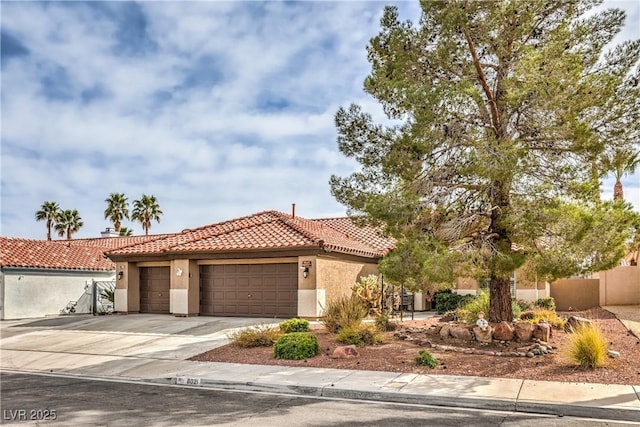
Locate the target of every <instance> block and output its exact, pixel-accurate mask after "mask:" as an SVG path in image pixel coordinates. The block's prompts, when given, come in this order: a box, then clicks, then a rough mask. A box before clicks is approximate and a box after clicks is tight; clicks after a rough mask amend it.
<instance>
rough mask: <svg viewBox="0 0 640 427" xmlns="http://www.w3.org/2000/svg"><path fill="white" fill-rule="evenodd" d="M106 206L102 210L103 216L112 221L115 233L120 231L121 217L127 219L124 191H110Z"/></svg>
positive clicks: (126, 202) (127, 211)
mask: <svg viewBox="0 0 640 427" xmlns="http://www.w3.org/2000/svg"><path fill="white" fill-rule="evenodd" d="M105 202H107V208H106V209H105V210H104V218H105V219H107V218H108V219H109V220H110V221H111V222H112V223H113V227H114V229H115V231H116V233H120V227H121V225H122V220H123V219H125V218H126V219H129V203H128V201H127V198H126V197H125V195H124V193H111V194H110V195H109V197H108V198H107V199H105Z"/></svg>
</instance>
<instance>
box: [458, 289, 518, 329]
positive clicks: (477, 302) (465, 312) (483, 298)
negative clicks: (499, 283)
mask: <svg viewBox="0 0 640 427" xmlns="http://www.w3.org/2000/svg"><path fill="white" fill-rule="evenodd" d="M489 304H490V303H489V291H485V290H481V291H480V294H478V296H476V297H472V299H471V300H470V301H468V302H467V303H466V304H464V305H463V306H462V307H460V308H459V309H458V310H456V316H457V318H458V319H459V320H460V321H462V322H465V323H469V324H472V323H476V320H478V312H479V311H483V312H484V313H485V315H486V317H489ZM511 313H512V314H513V318H514V319H518V318H519V317H520V313H521V309H520V305H518V302H517V301H516V300H511Z"/></svg>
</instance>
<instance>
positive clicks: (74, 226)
mask: <svg viewBox="0 0 640 427" xmlns="http://www.w3.org/2000/svg"><path fill="white" fill-rule="evenodd" d="M83 224H84V223H83V222H82V218H80V214H79V213H78V211H77V210H76V209H74V210H70V209H67V210H64V211H62V212H60V213H59V214H58V217H57V218H56V231H57V232H58V235H59V236H64V234H65V233H67V240H71V235H72V234H73V233H75V232H77V231H78V230H80V227H82V225H83Z"/></svg>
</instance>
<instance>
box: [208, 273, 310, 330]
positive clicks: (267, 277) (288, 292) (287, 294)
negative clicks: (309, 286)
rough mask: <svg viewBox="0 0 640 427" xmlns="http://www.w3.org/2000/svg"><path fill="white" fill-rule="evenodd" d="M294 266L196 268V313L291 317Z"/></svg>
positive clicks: (295, 282) (294, 304) (294, 293)
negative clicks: (198, 297)
mask: <svg viewBox="0 0 640 427" xmlns="http://www.w3.org/2000/svg"><path fill="white" fill-rule="evenodd" d="M297 306H298V266H297V264H233V265H231V264H229V265H207V266H200V314H203V315H206V314H212V315H225V316H257V317H260V316H283V317H284V316H295V315H296V314H297V312H298V307H297Z"/></svg>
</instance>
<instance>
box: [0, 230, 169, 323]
mask: <svg viewBox="0 0 640 427" xmlns="http://www.w3.org/2000/svg"><path fill="white" fill-rule="evenodd" d="M163 236H164V235H161V236H131V237H113V238H95V239H78V240H70V241H67V240H53V241H47V240H32V239H23V238H12V237H0V320H8V319H22V318H34V317H44V316H48V315H57V314H60V313H62V312H64V311H65V309H66V308H67V307H69V306H70V304H73V303H75V302H76V301H78V299H80V298H81V297H82V296H83V295H84V294H85V293H86V291H87V286H89V285H91V283H92V282H93V281H94V280H95V281H108V280H115V275H116V268H115V264H114V263H113V261H111V260H110V259H108V258H107V257H106V256H105V255H104V252H105V251H107V250H112V249H116V248H120V247H123V246H129V245H133V244H137V243H140V242H143V241H148V240H150V239H154V238H160V237H163Z"/></svg>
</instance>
